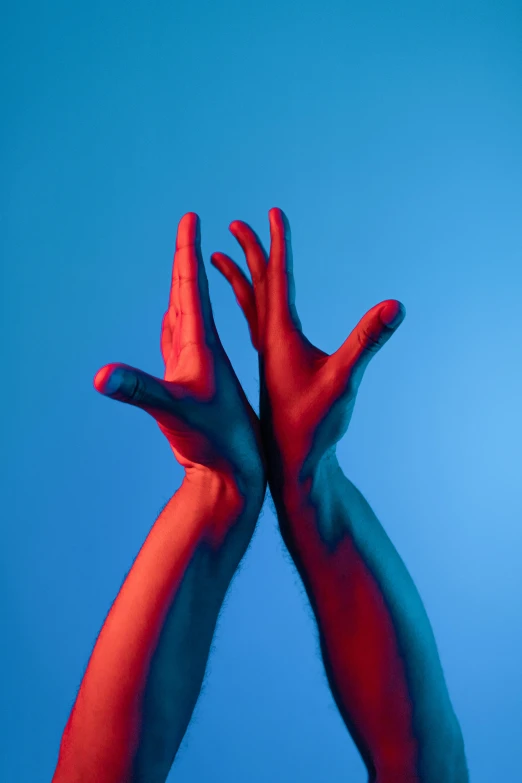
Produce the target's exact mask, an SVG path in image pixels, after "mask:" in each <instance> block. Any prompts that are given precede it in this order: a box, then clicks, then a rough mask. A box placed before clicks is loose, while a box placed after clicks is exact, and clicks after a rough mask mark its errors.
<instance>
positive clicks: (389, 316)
mask: <svg viewBox="0 0 522 783" xmlns="http://www.w3.org/2000/svg"><path fill="white" fill-rule="evenodd" d="M405 317H406V308H405V307H404V305H403V304H402V302H399V300H398V299H390V300H388V301H387V302H386V304H385V305H384V307H383V308H382V309H381V310H379V318H380V320H381V322H382V323H383V324H384V326H386V327H387V328H388V329H396V328H397V327H398V326H399V324H401V323H402V322H403V320H404V318H405Z"/></svg>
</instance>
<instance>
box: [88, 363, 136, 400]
mask: <svg viewBox="0 0 522 783" xmlns="http://www.w3.org/2000/svg"><path fill="white" fill-rule="evenodd" d="M136 383H137V381H136V378H135V376H134V375H133V374H132V373H131V372H129V370H128V368H127V367H125V365H123V364H117V363H112V364H106V365H105V367H102V368H101V370H98V372H97V373H96V375H95V376H94V388H95V389H96V391H98V392H99V393H100V394H103V395H104V396H106V397H112V396H114V395H119V396H123V397H131V396H132V394H133V391H134V389H135V387H136Z"/></svg>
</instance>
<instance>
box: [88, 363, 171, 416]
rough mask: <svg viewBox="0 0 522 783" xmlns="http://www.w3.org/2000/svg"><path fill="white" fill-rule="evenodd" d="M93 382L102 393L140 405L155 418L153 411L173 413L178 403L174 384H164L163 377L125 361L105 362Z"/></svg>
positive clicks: (139, 406) (114, 398)
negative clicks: (155, 375)
mask: <svg viewBox="0 0 522 783" xmlns="http://www.w3.org/2000/svg"><path fill="white" fill-rule="evenodd" d="M93 384H94V388H95V389H96V391H97V392H99V393H100V394H103V395H104V396H105V397H111V398H112V399H113V400H119V401H120V402H126V403H128V404H129V405H135V406H136V407H138V408H142V409H143V410H145V411H147V413H150V414H151V416H154V418H156V419H157V418H158V417H157V415H156V414H155V412H156V411H162V410H163V411H169V412H170V413H172V412H173V409H175V408H176V407H177V406H178V400H177V399H176V397H177V396H178V395H177V394H176V388H175V384H173V383H170V382H169V384H168V388H167V385H166V382H165V381H162V380H161V379H159V378H156V377H154V375H149V374H148V373H146V372H143V371H142V370H138V369H136V368H135V367H130V366H129V365H128V364H120V363H112V364H106V365H105V366H104V367H102V368H101V369H100V370H98V372H97V373H96V375H95V376H94V381H93ZM180 396H181V389H180ZM153 411H154V412H153Z"/></svg>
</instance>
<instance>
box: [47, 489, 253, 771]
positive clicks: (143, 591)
mask: <svg viewBox="0 0 522 783" xmlns="http://www.w3.org/2000/svg"><path fill="white" fill-rule="evenodd" d="M262 502H263V489H262V487H261V486H260V485H258V486H257V487H256V486H252V485H250V486H247V485H246V484H244V485H243V487H242V488H241V487H240V486H239V485H238V484H237V482H234V481H230V480H225V478H224V477H222V476H219V475H217V474H215V475H211V474H209V475H208V476H204V477H202V478H201V479H198V480H192V481H189V480H187V479H185V480H184V482H183V484H182V485H181V487H180V488H179V490H178V491H177V492H176V493H175V495H174V496H173V497H172V498H171V500H170V501H169V503H168V504H167V506H166V507H165V509H164V510H163V511H162V513H161V514H160V516H159V517H158V519H157V521H156V522H155V524H154V526H153V527H152V529H151V531H150V533H149V535H148V536H147V539H146V540H145V543H144V544H143V546H142V548H141V550H140V552H139V554H138V556H137V558H136V560H135V562H134V564H133V566H132V568H131V570H130V572H129V573H128V575H127V578H126V579H125V582H124V584H123V585H122V587H121V590H120V592H119V594H118V596H117V597H116V600H115V601H114V603H113V605H112V607H111V609H110V611H109V614H108V616H107V618H106V620H105V622H104V624H103V627H102V629H101V632H100V634H99V637H98V640H97V642H96V645H95V647H94V650H93V653H92V655H91V658H90V660H89V664H88V666H87V670H86V672H85V675H84V678H83V680H82V683H81V687H80V690H79V693H78V696H77V699H76V702H75V705H74V707H73V710H72V712H71V715H70V717H69V720H68V723H67V726H66V728H65V731H64V734H63V738H62V743H61V746H60V754H59V759H58V765H57V768H56V772H55V775H54V777H53V783H80V782H81V783H83V781H85V782H86V783H87V781H97V783H122V782H123V781H125V782H127V781H145V780H146V781H147V783H156V781H164V780H165V779H166V777H167V775H168V773H169V770H170V767H171V765H172V763H173V760H174V757H175V755H176V752H177V750H178V748H179V746H180V743H181V741H182V739H183V736H184V734H185V731H186V729H187V726H188V724H189V722H190V718H191V715H192V712H193V710H194V707H195V705H196V701H197V698H198V696H199V692H200V688H201V683H202V681H203V677H204V673H205V667H206V664H207V658H208V654H209V649H210V644H211V641H212V636H213V634H214V629H215V625H216V620H217V617H218V614H219V611H220V608H221V605H222V602H223V599H224V597H225V594H226V591H227V589H228V586H229V584H230V581H231V579H232V577H233V574H234V572H235V570H236V567H237V565H238V564H239V561H240V559H241V557H242V556H243V554H244V551H245V549H246V547H247V545H248V541H249V540H250V537H251V535H252V532H253V530H254V527H255V524H256V520H257V517H258V514H259V510H260V508H261V505H262Z"/></svg>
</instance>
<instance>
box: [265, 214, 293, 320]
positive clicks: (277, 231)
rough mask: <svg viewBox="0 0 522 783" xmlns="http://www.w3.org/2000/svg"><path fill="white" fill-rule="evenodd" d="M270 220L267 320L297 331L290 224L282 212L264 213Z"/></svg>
mask: <svg viewBox="0 0 522 783" xmlns="http://www.w3.org/2000/svg"><path fill="white" fill-rule="evenodd" d="M268 218H269V221H270V259H269V261H268V275H267V276H268V291H269V293H268V298H269V303H268V306H269V310H270V316H269V317H270V318H275V321H276V323H279V324H285V325H289V326H291V327H294V328H297V329H299V330H300V331H301V321H300V320H299V316H298V315H297V310H296V307H295V281H294V264H293V255H292V239H291V234H290V223H289V222H288V218H287V217H286V215H285V213H284V212H283V210H282V209H278V208H277V207H274V208H273V209H271V210H270V211H269V213H268Z"/></svg>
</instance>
